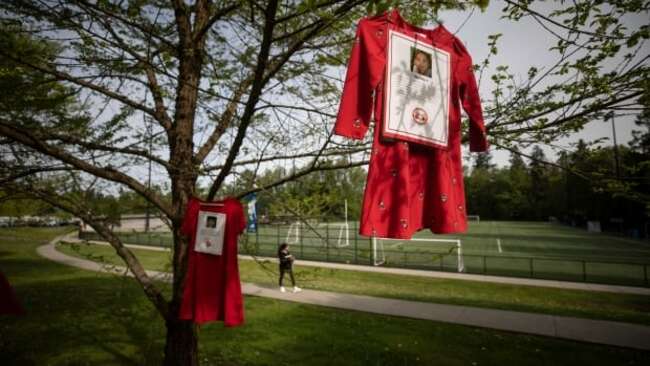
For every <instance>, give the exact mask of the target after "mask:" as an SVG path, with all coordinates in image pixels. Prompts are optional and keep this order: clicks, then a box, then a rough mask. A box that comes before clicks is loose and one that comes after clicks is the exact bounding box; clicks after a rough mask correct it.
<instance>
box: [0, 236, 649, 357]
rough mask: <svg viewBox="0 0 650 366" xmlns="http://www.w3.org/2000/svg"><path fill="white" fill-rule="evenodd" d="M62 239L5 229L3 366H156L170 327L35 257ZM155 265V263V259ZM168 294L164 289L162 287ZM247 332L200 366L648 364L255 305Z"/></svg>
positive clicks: (140, 306)
mask: <svg viewBox="0 0 650 366" xmlns="http://www.w3.org/2000/svg"><path fill="white" fill-rule="evenodd" d="M60 232H61V231H60V230H52V229H21V230H13V231H7V230H0V268H2V271H3V272H4V273H5V275H6V276H7V277H8V279H9V280H10V282H11V283H12V284H13V286H14V288H15V290H16V293H17V295H18V297H19V298H20V299H21V301H22V303H23V304H24V305H25V307H26V309H27V313H28V315H27V316H25V317H9V316H3V317H0V330H1V331H0V364H2V365H159V364H160V361H161V357H162V354H161V351H162V347H163V342H164V324H163V322H162V321H161V320H160V319H159V318H158V316H157V315H156V313H155V312H154V310H153V309H152V307H151V306H150V305H149V303H148V301H147V300H146V299H145V297H144V296H143V294H142V290H141V289H140V288H139V286H138V285H137V284H136V283H135V282H134V281H133V280H132V279H130V278H127V277H120V276H115V275H107V274H100V273H95V272H89V271H83V270H79V269H75V268H71V267H67V266H64V265H60V264H57V263H53V262H49V261H47V260H45V259H43V258H40V257H38V256H37V255H36V253H35V249H36V247H37V246H38V245H40V244H42V243H44V242H46V241H47V240H48V239H50V238H52V237H54V236H56V235H57V234H59V233H60ZM152 260H154V261H155V259H152ZM162 286H165V285H162ZM245 311H246V324H245V325H244V326H242V327H239V328H234V329H225V328H223V327H222V326H221V325H220V324H218V323H215V324H209V325H206V326H204V327H202V328H201V330H200V343H199V347H200V360H201V362H202V364H204V365H216V364H226V365H235V364H236V365H307V364H309V365H332V364H337V365H433V364H440V365H504V364H515V365H517V364H519V365H523V364H526V365H548V364H553V365H577V364H581V365H582V364H589V365H642V364H647V363H648V362H649V361H650V353H649V352H641V351H634V350H628V349H622V348H616V347H606V346H598V345H590V344H582V343H577V342H570V341H563V340H556V339H551V338H545V337H536V336H527V335H521V334H513V333H507V332H499V331H492V330H487V329H478V328H471V327H465V326H457V325H449V324H442V323H436V322H426V321H420V320H410V319H402V318H396V317H389V316H379V315H370V314H365V313H359V312H351V311H340V310H335V309H330V308H324V307H317V306H311V305H301V304H295V303H289V302H283V301H277V300H269V299H264V298H257V297H246V299H245Z"/></svg>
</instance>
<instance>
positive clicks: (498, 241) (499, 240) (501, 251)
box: [497, 238, 503, 253]
mask: <svg viewBox="0 0 650 366" xmlns="http://www.w3.org/2000/svg"><path fill="white" fill-rule="evenodd" d="M497 245H498V246H499V253H503V250H502V249H501V239H498V238H497Z"/></svg>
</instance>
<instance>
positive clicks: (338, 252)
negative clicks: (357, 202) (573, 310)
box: [80, 225, 650, 287]
mask: <svg viewBox="0 0 650 366" xmlns="http://www.w3.org/2000/svg"><path fill="white" fill-rule="evenodd" d="M351 230H354V229H351ZM287 233H288V228H287V225H267V226H266V227H264V229H263V230H258V232H257V233H247V234H246V235H243V239H242V240H240V245H239V246H240V248H239V252H240V254H250V255H255V256H264V257H275V256H276V253H277V247H278V245H279V244H280V243H281V242H285V241H286V240H287V236H290V237H291V236H294V234H293V233H291V234H290V235H287ZM339 234H340V229H339V228H336V227H334V228H324V229H323V231H322V233H319V234H318V235H314V234H313V233H312V234H308V235H307V234H305V232H304V231H303V232H300V231H299V232H298V234H297V235H295V237H294V239H295V243H293V244H290V245H291V252H292V253H293V254H294V255H295V257H296V258H297V259H302V260H311V261H323V262H336V263H349V264H357V265H373V263H375V261H374V259H375V258H374V257H373V256H374V255H376V254H377V253H376V251H373V247H372V242H371V241H370V240H369V239H368V238H363V237H359V236H357V235H356V230H355V231H354V234H353V235H350V236H349V241H347V242H344V243H342V242H341V241H340V240H339ZM119 235H120V237H121V239H122V240H123V241H124V242H125V243H129V244H139V245H151V246H160V247H170V246H171V245H172V238H171V235H170V234H169V233H141V232H139V233H136V232H134V233H121V234H119ZM80 238H81V239H85V240H103V239H102V238H101V237H100V236H99V234H97V233H94V232H81V233H80ZM290 239H291V238H290ZM381 254H382V255H383V256H384V257H385V260H384V264H383V265H384V266H387V267H398V268H411V269H423V270H433V271H447V272H456V271H458V268H459V263H458V260H459V256H458V255H457V253H456V252H455V251H452V252H449V251H448V250H447V251H444V249H441V252H435V251H431V250H426V251H425V250H417V249H408V248H404V247H402V248H401V249H385V250H383V251H381ZM460 258H462V261H463V262H464V263H463V265H462V268H463V269H464V270H463V272H464V273H471V274H484V275H495V276H508V277H523V278H533V279H548V280H559V281H575V282H589V283H603V284H616V285H627V286H646V287H650V280H649V278H648V277H649V275H650V274H649V272H650V268H649V267H650V263H646V262H644V261H643V259H644V258H641V259H639V258H637V259H636V260H630V261H629V262H625V261H606V260H593V259H589V258H576V257H560V256H557V257H555V256H554V257H548V256H538V257H531V256H524V255H522V256H519V255H516V256H515V255H489V254H476V253H471V252H470V251H468V250H467V248H464V249H463V253H462V256H461V257H460Z"/></svg>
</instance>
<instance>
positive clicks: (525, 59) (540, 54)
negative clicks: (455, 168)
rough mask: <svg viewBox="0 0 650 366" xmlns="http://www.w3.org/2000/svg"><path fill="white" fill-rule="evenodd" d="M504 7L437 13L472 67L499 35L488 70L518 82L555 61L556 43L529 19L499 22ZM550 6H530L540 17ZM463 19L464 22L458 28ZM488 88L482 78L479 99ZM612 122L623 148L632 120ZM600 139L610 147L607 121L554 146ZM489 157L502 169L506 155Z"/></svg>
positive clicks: (641, 18) (494, 2)
mask: <svg viewBox="0 0 650 366" xmlns="http://www.w3.org/2000/svg"><path fill="white" fill-rule="evenodd" d="M505 6H506V4H505V2H503V1H499V0H491V1H490V4H489V6H488V8H487V9H486V11H485V12H481V11H480V10H479V9H475V10H474V11H473V12H472V13H471V16H469V14H470V11H445V12H441V13H440V18H441V20H442V22H443V24H444V25H445V27H446V28H447V29H448V30H450V31H451V32H457V33H456V36H457V37H458V38H460V39H461V40H462V41H463V42H464V43H465V45H466V46H467V49H468V51H469V52H470V54H471V55H472V58H473V60H474V63H479V62H480V61H482V60H484V59H485V57H486V56H487V55H488V53H489V48H488V46H487V44H488V36H489V35H491V34H495V33H502V34H503V35H502V37H501V38H500V40H499V43H498V49H499V51H498V54H497V55H496V56H495V57H494V58H493V59H492V61H491V63H492V66H496V65H499V64H503V65H508V66H509V70H511V72H513V73H514V74H515V76H517V75H521V76H522V79H525V78H524V76H525V75H526V73H527V71H528V68H529V67H530V66H538V67H543V66H544V65H549V64H551V63H554V62H555V61H556V59H557V56H556V52H555V51H550V50H549V48H550V47H552V46H554V45H555V42H556V39H555V38H554V37H553V36H552V35H551V34H550V33H549V32H547V31H546V30H544V29H543V28H542V27H541V26H540V25H539V24H538V23H537V22H536V21H534V20H533V19H532V18H522V19H521V20H520V21H519V22H513V21H510V20H506V19H500V18H501V15H502V14H503V12H502V9H503V8H504V7H505ZM553 6H554V2H544V3H540V2H533V4H532V5H531V8H532V9H534V10H536V11H538V12H540V13H543V14H548V13H549V12H551V11H552V10H554V9H553V8H552V7H553ZM468 16H469V19H468ZM466 19H467V22H466V23H465V24H464V25H463V26H462V27H461V25H462V24H463V22H465V20H466ZM648 19H649V18H648V14H645V15H644V14H638V15H637V16H631V17H629V18H626V19H625V20H624V24H625V25H626V26H627V27H628V28H630V29H634V28H638V27H639V26H641V25H643V24H648V23H650V22H649V21H648ZM459 27H460V29H459ZM644 47H645V49H646V50H647V52H646V54H648V53H650V45H648V44H647V43H646V45H645V46H644ZM533 60H534V61H533ZM489 74H490V73H488V75H489ZM491 88H492V83H491V80H490V79H489V77H487V78H486V77H485V75H484V76H483V80H482V82H481V85H480V93H481V96H482V97H483V98H485V97H488V96H490V95H491ZM615 121H616V137H617V142H618V144H627V143H628V142H629V141H630V140H631V139H632V130H633V129H634V117H632V116H627V117H620V118H617V119H616V120H615ZM603 137H605V138H608V139H609V140H607V141H606V142H605V144H610V145H611V144H612V139H611V137H612V125H611V122H610V121H607V122H603V121H593V122H591V123H589V124H588V125H587V126H586V127H585V129H584V130H582V131H580V132H579V133H575V134H574V135H573V136H571V138H567V139H562V140H559V141H557V144H558V145H561V146H563V147H567V148H570V145H571V143H575V142H577V141H578V139H584V140H585V141H593V140H596V139H599V138H603ZM542 148H543V149H544V151H545V153H546V156H547V157H549V158H551V159H553V160H554V158H555V157H556V154H555V152H553V151H552V149H550V148H548V147H545V146H542ZM529 150H530V149H529ZM464 154H468V151H464ZM492 156H493V162H495V163H496V164H497V165H499V166H504V165H507V164H508V159H509V156H510V153H509V152H506V151H496V150H492Z"/></svg>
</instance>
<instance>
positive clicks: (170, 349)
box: [163, 320, 199, 366]
mask: <svg viewBox="0 0 650 366" xmlns="http://www.w3.org/2000/svg"><path fill="white" fill-rule="evenodd" d="M163 365H165V366H198V365H199V353H198V342H197V337H196V331H195V328H194V324H192V322H191V321H181V320H168V321H167V343H166V344H165V361H164V362H163Z"/></svg>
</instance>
